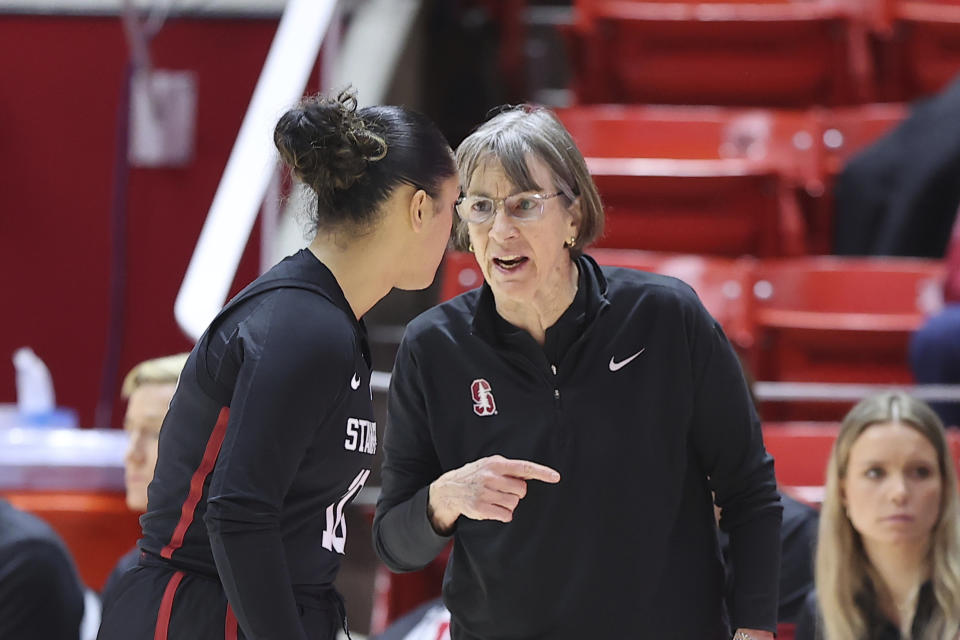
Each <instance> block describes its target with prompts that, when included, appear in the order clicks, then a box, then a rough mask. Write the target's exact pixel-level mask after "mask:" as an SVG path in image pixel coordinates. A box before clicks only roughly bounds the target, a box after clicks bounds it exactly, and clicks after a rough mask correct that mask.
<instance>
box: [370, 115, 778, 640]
mask: <svg viewBox="0 0 960 640" xmlns="http://www.w3.org/2000/svg"><path fill="white" fill-rule="evenodd" d="M457 162H458V165H459V171H460V184H461V188H462V190H463V196H462V197H461V199H460V201H459V203H458V205H457V213H458V215H459V217H460V225H459V227H458V242H459V244H460V246H461V247H463V248H467V247H468V246H469V248H470V250H472V252H473V253H474V255H475V257H476V259H477V263H478V265H479V266H480V269H481V271H482V272H483V275H484V278H485V284H484V285H483V286H482V287H481V288H479V289H475V290H473V291H469V292H467V293H465V294H463V295H461V296H458V297H456V298H454V299H452V300H450V301H448V302H445V303H443V304H441V305H439V306H438V307H435V308H433V309H431V310H429V311H427V312H426V313H424V314H422V315H421V316H419V317H418V318H416V319H414V320H413V321H412V322H411V323H410V324H409V325H408V326H407V329H406V333H405V336H404V338H403V341H402V343H401V345H400V349H399V352H398V355H397V361H396V364H395V366H394V371H393V377H392V381H391V387H390V395H389V400H388V426H387V429H386V432H385V436H384V437H385V443H384V452H385V457H384V464H383V475H382V485H383V486H382V492H381V494H380V498H379V501H378V503H377V509H376V515H375V519H374V527H373V528H374V534H373V535H374V543H375V546H376V549H377V552H378V554H379V555H380V557H381V559H382V560H383V561H384V562H385V563H386V564H387V566H388V567H389V568H391V569H392V570H394V571H411V570H415V569H418V568H420V567H422V566H425V565H426V564H427V563H429V562H430V561H431V560H432V559H433V558H434V557H435V556H436V555H437V553H439V552H440V550H441V549H442V548H443V547H444V546H445V545H446V544H447V542H448V541H449V540H450V539H451V537H452V539H453V552H452V554H451V557H450V562H449V564H448V565H447V572H446V576H445V578H444V601H445V604H446V605H447V607H448V608H449V610H450V612H451V637H452V638H453V639H454V640H474V639H478V638H551V640H567V639H569V640H573V639H577V640H580V639H582V638H602V637H611V638H628V637H629V638H697V639H698V640H721V639H724V640H729V638H730V637H731V634H732V631H731V626H730V620H728V618H727V616H726V613H725V611H726V608H725V606H724V593H723V583H724V567H723V561H722V558H721V556H720V551H719V546H718V543H717V533H716V523H715V520H714V512H713V499H712V498H711V490H713V491H714V492H715V495H716V503H717V504H718V505H719V506H720V507H721V508H722V510H723V515H722V518H721V520H720V526H721V527H722V528H723V529H724V530H726V531H727V532H728V533H729V534H730V539H731V558H732V562H733V564H734V565H735V571H734V575H735V576H736V584H735V585H734V588H733V598H732V601H733V609H732V611H731V617H732V622H733V628H734V629H736V634H735V636H734V637H735V638H737V639H738V640H745V639H750V638H753V639H755V640H766V639H771V640H772V638H773V631H774V630H775V628H776V621H777V575H778V569H779V559H780V539H779V532H780V519H781V504H780V497H779V494H778V493H777V487H776V479H775V478H774V473H773V459H772V458H771V457H770V456H769V455H768V454H767V452H766V450H765V449H764V446H763V439H762V434H761V429H760V422H759V420H758V419H757V416H756V412H755V411H754V408H753V404H752V402H751V400H750V396H749V394H748V392H747V388H746V384H745V382H744V379H743V375H742V372H741V369H740V366H739V364H738V362H737V358H736V355H735V354H734V351H733V349H732V347H731V346H730V343H729V342H728V341H727V339H726V336H725V335H724V333H723V331H722V329H721V328H720V326H719V325H718V324H717V322H716V321H714V319H713V318H711V317H710V315H709V314H708V313H707V311H706V310H705V309H704V308H703V306H702V304H701V303H700V301H699V300H698V299H697V296H696V294H695V293H694V292H693V290H692V289H691V288H690V287H689V286H687V285H685V284H684V283H682V282H680V281H678V280H675V279H672V278H668V277H665V276H660V275H655V274H650V273H645V272H641V271H635V270H632V269H618V268H611V267H600V266H598V265H597V263H596V262H595V261H594V260H593V259H591V258H590V257H589V256H587V255H585V254H584V253H583V252H584V250H585V249H586V248H587V247H588V246H589V245H590V244H591V243H592V242H593V241H594V240H595V239H596V238H598V237H599V236H600V235H601V234H602V231H603V209H602V206H601V204H600V198H599V195H598V193H597V189H596V185H595V184H594V183H593V180H592V178H591V177H590V174H589V172H588V171H587V168H586V164H585V162H584V159H583V156H582V155H581V153H580V152H579V150H578V149H577V147H576V144H575V143H574V142H573V140H572V139H571V137H570V134H569V133H568V132H567V131H566V129H565V128H564V127H563V125H562V124H561V123H560V121H559V120H558V119H557V118H556V116H555V115H554V114H553V113H552V112H550V111H549V110H547V109H542V108H537V107H533V106H529V105H524V106H521V107H517V108H512V109H507V110H504V111H502V112H501V113H499V114H498V115H496V116H494V117H493V118H492V119H491V120H489V121H487V122H486V123H485V124H483V125H481V126H480V128H478V129H477V130H476V131H475V132H474V133H472V134H471V135H470V136H468V137H467V138H466V139H465V140H464V141H463V143H462V144H461V145H460V146H459V148H458V150H457Z"/></svg>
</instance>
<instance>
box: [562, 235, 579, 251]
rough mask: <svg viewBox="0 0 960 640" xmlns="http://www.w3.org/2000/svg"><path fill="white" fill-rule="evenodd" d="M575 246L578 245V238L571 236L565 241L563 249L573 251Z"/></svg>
mask: <svg viewBox="0 0 960 640" xmlns="http://www.w3.org/2000/svg"><path fill="white" fill-rule="evenodd" d="M575 244H577V237H576V236H570V237H569V238H567V239H566V240H564V241H563V248H564V249H572V248H573V245H575Z"/></svg>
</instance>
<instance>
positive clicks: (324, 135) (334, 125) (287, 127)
mask: <svg viewBox="0 0 960 640" xmlns="http://www.w3.org/2000/svg"><path fill="white" fill-rule="evenodd" d="M373 124H375V123H373ZM370 125H371V123H367V122H365V121H364V119H363V118H362V117H361V116H360V115H359V114H358V113H357V95H356V91H355V90H353V89H349V88H348V89H345V90H343V91H341V92H340V93H339V94H338V95H337V97H336V98H330V99H328V98H321V97H318V96H314V97H310V98H305V99H304V100H303V101H302V102H301V103H300V104H299V105H297V106H296V107H295V108H293V109H290V110H289V111H287V112H286V113H285V114H284V115H283V116H282V117H281V118H280V121H279V122H277V126H276V128H275V129H274V132H273V142H274V144H275V145H276V146H277V150H278V151H279V152H280V157H281V158H282V159H283V162H284V163H285V164H286V165H287V166H289V167H290V169H291V170H292V171H293V173H294V174H295V175H296V176H297V177H298V178H299V179H300V180H301V181H302V182H303V183H304V184H307V185H309V186H310V187H311V188H312V189H313V190H314V191H315V192H316V194H317V198H318V200H319V204H320V205H321V206H324V205H325V204H327V203H329V202H330V201H331V200H332V199H333V197H334V192H335V191H338V190H339V191H346V190H347V189H350V187H352V186H353V185H354V184H356V182H357V181H358V180H360V178H362V177H363V175H364V174H365V173H366V171H367V167H368V166H369V165H370V163H371V162H377V161H378V160H382V159H383V158H384V157H386V155H387V142H386V140H385V139H384V137H383V136H382V135H380V134H379V133H377V132H375V131H373V130H371V126H370Z"/></svg>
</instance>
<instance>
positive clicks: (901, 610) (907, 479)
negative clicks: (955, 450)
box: [797, 392, 960, 640]
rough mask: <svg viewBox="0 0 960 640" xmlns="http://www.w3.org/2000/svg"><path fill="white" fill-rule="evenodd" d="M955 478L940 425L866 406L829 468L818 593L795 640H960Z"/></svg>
mask: <svg viewBox="0 0 960 640" xmlns="http://www.w3.org/2000/svg"><path fill="white" fill-rule="evenodd" d="M958 516H960V509H958V497H957V477H956V472H955V471H954V465H953V461H952V459H951V457H950V452H949V450H948V447H947V441H946V436H945V433H944V429H943V425H942V424H941V422H940V419H939V418H938V417H937V415H936V414H935V413H934V412H933V410H932V409H930V407H929V406H928V405H926V404H925V403H923V402H921V401H919V400H916V399H914V398H911V397H910V396H908V395H906V394H904V393H899V392H894V393H884V394H881V395H877V396H874V397H871V398H867V399H865V400H863V401H861V402H860V403H859V404H858V405H857V406H855V407H854V408H853V409H852V410H851V411H850V413H848V414H847V417H846V418H845V419H844V421H843V425H842V426H841V428H840V433H839V435H838V436H837V441H836V442H835V443H834V446H833V452H832V453H831V455H830V461H829V463H828V466H827V486H826V495H825V497H824V501H823V508H822V511H821V515H820V532H819V543H818V545H817V556H816V592H815V593H813V594H811V596H810V597H809V598H808V600H807V608H806V611H805V614H804V615H803V616H802V617H801V620H800V622H799V624H798V627H797V638H798V640H810V639H813V638H818V639H821V638H826V639H828V640H861V639H862V640H867V639H869V640H887V639H888V638H889V639H891V640H898V639H900V638H910V639H912V640H954V639H955V638H957V637H958V631H960V533H958V527H957V518H958Z"/></svg>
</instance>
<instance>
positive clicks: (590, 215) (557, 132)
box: [454, 104, 604, 257]
mask: <svg viewBox="0 0 960 640" xmlns="http://www.w3.org/2000/svg"><path fill="white" fill-rule="evenodd" d="M528 154H530V155H533V156H534V157H536V158H539V159H540V160H541V161H543V162H544V163H545V164H546V165H547V167H548V168H549V169H550V171H551V172H552V173H553V180H554V185H553V186H554V187H556V189H557V191H560V192H561V193H563V195H564V196H565V197H566V198H567V201H568V204H572V203H573V201H574V200H575V199H577V198H580V226H579V233H578V235H577V239H576V242H575V243H574V245H573V247H571V249H570V252H571V254H572V255H573V256H574V257H577V256H579V255H580V254H581V253H583V250H584V248H586V247H587V246H589V245H590V244H591V243H592V242H593V241H594V240H596V239H597V238H599V237H600V236H601V235H603V222H604V216H603V205H602V204H601V202H600V194H599V193H598V192H597V186H596V185H595V184H594V182H593V178H591V177H590V172H589V171H587V164H586V162H584V160H583V154H581V153H580V150H579V149H578V148H577V145H576V144H575V143H574V141H573V138H572V137H571V136H570V132H568V131H567V129H566V127H564V126H563V124H562V123H561V122H560V120H559V119H558V118H557V116H556V114H554V113H553V112H552V111H551V110H549V109H546V108H543V107H537V106H533V105H529V104H523V105H519V106H516V107H507V108H505V109H503V110H502V111H500V112H499V113H497V114H496V115H494V116H493V117H492V118H490V119H489V120H487V121H486V122H484V123H483V124H482V125H480V126H479V127H478V128H477V129H476V130H475V131H474V132H473V133H471V134H470V135H469V136H467V137H466V138H465V139H464V141H463V142H461V143H460V146H459V147H457V170H458V171H459V173H460V184H461V185H462V187H463V188H464V189H467V188H468V187H469V186H470V178H471V177H472V176H473V174H474V172H475V171H476V170H477V168H479V167H480V166H482V165H484V164H486V163H489V162H496V163H499V164H500V165H501V166H502V167H503V170H504V172H505V173H506V174H507V177H508V178H510V181H511V182H513V183H514V184H515V185H516V186H517V187H518V188H519V189H522V190H524V191H539V190H542V189H549V188H550V186H549V185H544V184H537V183H536V182H535V181H534V179H533V177H532V176H531V175H530V168H529V167H528V166H527V155H528ZM468 243H469V239H468V235H467V223H466V222H464V221H463V220H458V223H457V230H456V234H455V237H454V244H455V246H456V248H458V249H460V250H464V249H466V248H467V245H468Z"/></svg>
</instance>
